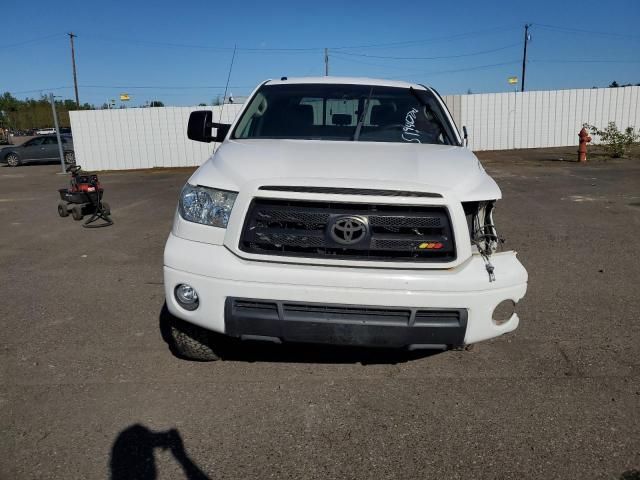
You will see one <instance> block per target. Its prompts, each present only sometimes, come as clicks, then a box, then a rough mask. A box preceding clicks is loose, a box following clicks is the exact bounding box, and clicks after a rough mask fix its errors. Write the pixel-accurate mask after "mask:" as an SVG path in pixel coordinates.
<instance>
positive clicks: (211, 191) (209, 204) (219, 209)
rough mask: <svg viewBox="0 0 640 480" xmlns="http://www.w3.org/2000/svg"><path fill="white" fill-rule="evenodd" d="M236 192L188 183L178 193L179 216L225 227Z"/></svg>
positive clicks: (192, 220)
mask: <svg viewBox="0 0 640 480" xmlns="http://www.w3.org/2000/svg"><path fill="white" fill-rule="evenodd" d="M237 196H238V192H230V191H228V190H218V189H217V188H207V187H200V186H194V185H189V184H188V183H187V184H186V185H185V186H184V188H183V189H182V192H181V193H180V216H182V218H184V219H185V220H187V221H189V222H194V223H201V224H203V225H211V226H213V227H220V228H227V223H229V216H230V215H231V209H232V208H233V204H234V203H235V201H236V197H237Z"/></svg>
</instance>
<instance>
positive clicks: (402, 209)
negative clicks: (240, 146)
mask: <svg viewBox="0 0 640 480" xmlns="http://www.w3.org/2000/svg"><path fill="white" fill-rule="evenodd" d="M349 232H350V233H349ZM239 248H240V250H242V251H244V252H247V253H253V254H260V255H280V256H289V257H304V258H329V259H353V260H377V261H406V262H449V261H452V260H454V259H455V255H456V253H455V242H454V238H453V231H452V228H451V221H450V219H449V214H448V211H447V209H446V208H445V207H442V206H406V205H368V204H357V203H334V202H316V201H298V200H274V199H267V198H254V199H253V201H252V203H251V205H250V206H249V210H248V212H247V216H246V218H245V223H244V228H243V231H242V235H241V238H240V244H239Z"/></svg>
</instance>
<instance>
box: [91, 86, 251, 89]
mask: <svg viewBox="0 0 640 480" xmlns="http://www.w3.org/2000/svg"><path fill="white" fill-rule="evenodd" d="M80 87H82V88H116V89H124V90H135V89H143V90H145V89H154V88H155V89H158V90H224V88H225V86H224V85H80ZM229 87H230V88H239V89H243V88H244V89H246V88H254V87H255V85H251V86H242V85H230V86H229Z"/></svg>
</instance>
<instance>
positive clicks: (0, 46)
mask: <svg viewBox="0 0 640 480" xmlns="http://www.w3.org/2000/svg"><path fill="white" fill-rule="evenodd" d="M63 35H65V34H64V33H52V34H51V35H47V36H45V37H38V38H32V39H31V40H25V41H24V42H18V43H11V44H7V45H0V48H13V47H20V46H22V45H27V44H29V43H36V42H43V41H44V40H49V39H50V38H54V37H60V38H62V36H63Z"/></svg>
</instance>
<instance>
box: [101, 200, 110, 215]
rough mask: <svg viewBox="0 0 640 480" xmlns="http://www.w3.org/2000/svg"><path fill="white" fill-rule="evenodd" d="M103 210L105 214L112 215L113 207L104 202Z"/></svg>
mask: <svg viewBox="0 0 640 480" xmlns="http://www.w3.org/2000/svg"><path fill="white" fill-rule="evenodd" d="M102 210H103V211H104V214H105V215H111V207H110V206H109V204H108V203H107V202H102Z"/></svg>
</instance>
